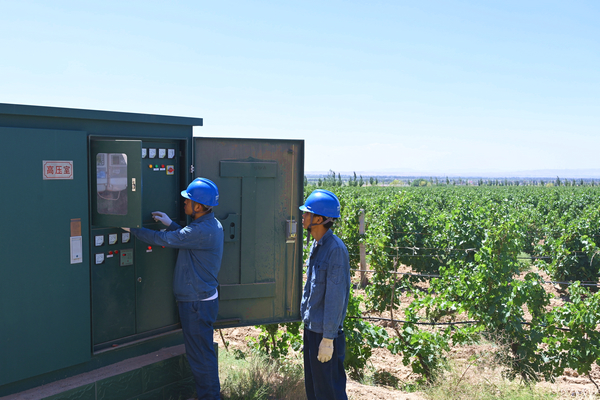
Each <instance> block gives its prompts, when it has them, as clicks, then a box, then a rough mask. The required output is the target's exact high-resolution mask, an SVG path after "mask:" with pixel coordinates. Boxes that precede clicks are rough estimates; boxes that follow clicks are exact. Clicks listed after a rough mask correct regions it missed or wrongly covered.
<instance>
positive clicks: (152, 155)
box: [148, 149, 156, 158]
mask: <svg viewBox="0 0 600 400" xmlns="http://www.w3.org/2000/svg"><path fill="white" fill-rule="evenodd" d="M148 157H150V158H156V149H148Z"/></svg>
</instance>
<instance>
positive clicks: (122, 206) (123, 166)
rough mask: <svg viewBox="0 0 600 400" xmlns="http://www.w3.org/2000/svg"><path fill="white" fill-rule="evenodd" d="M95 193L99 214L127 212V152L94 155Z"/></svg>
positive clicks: (121, 213)
mask: <svg viewBox="0 0 600 400" xmlns="http://www.w3.org/2000/svg"><path fill="white" fill-rule="evenodd" d="M96 193H97V196H98V210H97V211H98V213H99V214H110V215H126V214H127V154H124V153H98V154H97V155H96Z"/></svg>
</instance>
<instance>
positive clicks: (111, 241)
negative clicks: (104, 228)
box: [108, 233, 118, 244]
mask: <svg viewBox="0 0 600 400" xmlns="http://www.w3.org/2000/svg"><path fill="white" fill-rule="evenodd" d="M117 236H118V235H117V234H116V233H111V234H109V235H108V244H115V243H117Z"/></svg>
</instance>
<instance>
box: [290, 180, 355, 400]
mask: <svg viewBox="0 0 600 400" xmlns="http://www.w3.org/2000/svg"><path fill="white" fill-rule="evenodd" d="M300 210H302V211H303V214H302V226H303V228H304V229H306V230H307V235H310V236H312V237H313V241H312V245H311V247H310V255H309V258H308V261H307V262H306V265H307V270H306V284H305V286H304V292H303V294H302V303H301V304H300V313H301V318H302V321H303V322H304V383H305V388H306V396H307V398H308V399H309V400H316V399H323V400H324V399H327V400H342V399H343V400H347V399H348V396H347V395H346V373H345V371H344V357H345V353H346V337H345V335H344V332H343V330H342V327H343V323H344V318H345V317H346V311H347V308H348V297H349V294H350V262H349V258H348V250H347V249H346V246H345V245H344V243H343V242H342V240H341V239H340V238H338V237H337V236H336V235H334V234H333V232H332V231H331V230H330V228H331V227H332V226H333V223H334V220H335V219H336V218H339V217H340V202H339V200H338V198H337V197H336V195H335V194H333V193H332V192H330V191H328V190H322V189H317V190H315V191H313V192H312V193H311V194H310V195H309V196H308V198H307V199H306V201H305V203H304V204H303V205H302V206H300ZM307 239H308V236H307Z"/></svg>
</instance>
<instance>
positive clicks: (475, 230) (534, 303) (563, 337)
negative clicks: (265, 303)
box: [263, 174, 600, 382]
mask: <svg viewBox="0 0 600 400" xmlns="http://www.w3.org/2000/svg"><path fill="white" fill-rule="evenodd" d="M415 181H417V182H418V180H415ZM415 181H413V182H415ZM351 182H357V184H356V185H354V184H352V183H350V184H349V186H337V187H333V188H331V190H332V191H334V192H335V193H336V195H337V196H338V198H339V199H340V203H341V205H342V215H341V218H340V219H339V220H338V221H337V222H336V224H335V226H334V229H335V233H336V235H338V236H339V237H340V238H341V239H342V240H343V241H344V243H346V246H347V247H348V249H349V253H350V263H351V266H352V268H356V266H358V264H359V246H360V245H361V244H364V245H365V248H366V250H367V263H368V264H369V265H370V267H371V268H372V269H373V273H372V274H371V275H370V285H368V286H367V287H366V294H365V296H364V298H362V297H361V296H357V295H355V294H352V296H351V299H350V304H349V307H348V317H347V318H346V321H345V323H344V330H345V331H346V338H347V355H346V367H347V368H348V370H349V371H350V372H351V373H352V374H353V375H355V376H361V374H362V371H363V370H364V367H365V366H366V365H367V364H368V360H369V358H370V357H371V349H372V348H374V347H386V348H388V349H389V350H390V351H392V352H395V353H400V354H402V355H403V362H404V363H405V364H406V365H411V367H412V369H413V372H414V373H416V374H419V375H421V376H422V377H423V381H424V382H426V381H429V382H432V381H433V380H435V377H436V376H438V375H439V371H440V370H442V369H443V368H445V366H446V352H447V351H448V349H449V346H450V345H457V344H461V343H468V342H469V341H471V340H473V338H474V337H475V336H477V334H479V333H481V332H487V333H488V334H492V335H495V336H496V337H499V338H501V339H502V341H503V342H504V343H505V346H504V347H503V348H504V349H506V354H504V357H503V358H502V359H503V360H504V362H505V363H506V367H508V369H507V376H508V377H509V378H514V377H520V378H522V379H523V380H525V381H532V380H536V379H539V378H540V377H544V378H546V379H549V380H552V379H553V378H554V377H556V376H557V375H558V374H561V373H562V371H563V370H564V369H565V368H573V369H575V370H577V371H578V372H579V373H580V374H587V373H588V372H589V371H590V369H591V367H592V365H593V364H594V363H596V362H597V360H598V359H600V336H599V335H600V334H599V332H598V330H597V329H598V326H599V325H600V297H599V296H600V295H599V294H598V293H596V291H597V290H596V288H594V287H592V288H591V290H588V289H585V288H584V287H583V286H581V285H579V284H577V283H576V284H574V285H571V286H568V285H563V286H562V287H563V289H564V290H567V294H568V301H567V302H565V303H564V304H563V305H560V306H554V308H553V309H550V308H549V307H550V300H551V298H552V296H551V295H550V294H549V293H547V292H546V291H545V290H544V287H543V284H544V281H543V278H542V277H541V276H540V275H539V274H536V273H533V272H531V270H530V265H529V260H530V257H529V256H531V259H533V260H536V261H535V263H536V264H537V265H538V266H539V267H540V268H541V269H542V270H545V271H546V272H548V273H549V274H550V276H551V278H552V279H553V280H555V281H560V282H565V281H582V282H584V281H589V282H598V280H599V275H600V254H598V253H599V250H598V246H600V242H599V241H600V188H599V187H598V186H577V185H574V184H573V182H570V181H568V180H565V181H564V182H563V181H560V179H558V178H557V181H556V182H554V183H553V184H552V186H546V185H545V184H544V182H540V185H539V186H523V185H519V186H517V185H516V184H514V183H512V182H509V181H508V180H504V181H498V180H496V181H495V182H490V181H488V182H487V185H486V184H484V185H481V184H480V185H479V186H461V185H457V186H452V185H449V184H450V180H449V179H448V178H446V185H443V186H432V185H429V186H419V187H417V188H413V187H378V186H367V187H359V186H358V180H357V178H356V174H355V175H354V179H353V180H351ZM425 182H426V183H430V184H431V182H427V181H425ZM459 183H462V179H460V180H459ZM566 183H569V185H568V186H566V185H565V184H566ZM491 184H494V186H492V185H491ZM310 189H311V188H309V187H307V188H306V192H307V193H306V194H308V192H309V191H310ZM361 209H363V210H364V212H365V220H366V234H365V235H364V236H361V235H359V234H358V221H359V216H360V214H361V212H360V210H361ZM400 266H404V267H403V268H406V267H410V269H411V270H412V272H419V273H422V274H425V275H428V276H425V277H422V276H421V277H418V276H403V275H399V274H397V272H398V271H399V268H400ZM432 275H438V276H439V277H431V276H432ZM422 281H428V282H429V286H428V289H427V290H423V289H422V287H423V286H422V285H421V286H419V285H420V282H422ZM407 296H409V297H412V303H411V304H410V305H409V306H408V307H406V306H404V305H402V304H401V302H400V300H401V299H406V298H407ZM361 307H362V309H363V310H364V309H368V310H370V311H372V312H385V313H389V314H391V315H392V318H393V319H396V320H397V319H403V321H405V322H403V323H402V324H396V325H392V328H393V332H394V334H393V335H392V334H390V335H389V336H388V334H387V333H386V331H385V330H383V329H382V328H380V327H377V326H376V325H373V324H370V323H368V322H366V321H364V320H361V319H359V318H355V317H359V316H360V315H361ZM459 315H460V316H463V318H465V317H466V318H467V319H468V320H470V321H474V322H473V323H472V324H471V325H464V326H460V327H454V328H453V329H449V328H447V329H440V328H439V327H436V328H430V327H423V325H420V323H423V322H429V323H436V324H437V323H440V322H442V321H453V320H455V319H456V318H457V316H459ZM399 316H401V317H399ZM278 335H279V333H273V332H272V333H268V332H267V333H265V338H264V340H263V342H264V343H265V344H263V347H264V348H267V347H268V349H269V350H268V352H269V354H271V353H273V352H274V350H273V349H276V348H278V347H279V345H278V344H277V343H281V346H285V343H291V342H290V340H289V339H285V338H284V337H283V336H278ZM275 354H278V355H280V354H283V350H282V349H278V350H275Z"/></svg>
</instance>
